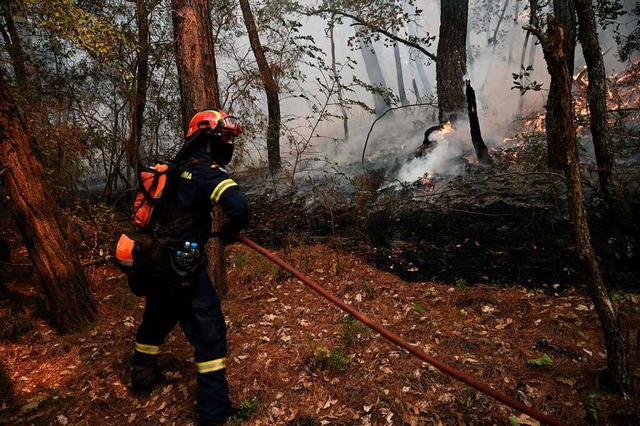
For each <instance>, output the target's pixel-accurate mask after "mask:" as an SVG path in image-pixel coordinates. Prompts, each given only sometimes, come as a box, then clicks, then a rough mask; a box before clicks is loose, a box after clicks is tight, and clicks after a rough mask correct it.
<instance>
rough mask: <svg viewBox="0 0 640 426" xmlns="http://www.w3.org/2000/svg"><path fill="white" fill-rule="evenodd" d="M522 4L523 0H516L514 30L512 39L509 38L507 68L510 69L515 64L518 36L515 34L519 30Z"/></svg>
mask: <svg viewBox="0 0 640 426" xmlns="http://www.w3.org/2000/svg"><path fill="white" fill-rule="evenodd" d="M520 2H521V0H516V2H515V4H514V6H513V28H512V30H511V37H509V60H508V62H507V66H508V67H509V68H510V67H511V64H513V45H514V41H515V39H516V34H515V33H516V29H517V28H518V15H519V14H520ZM527 35H528V33H527ZM525 37H526V36H525Z"/></svg>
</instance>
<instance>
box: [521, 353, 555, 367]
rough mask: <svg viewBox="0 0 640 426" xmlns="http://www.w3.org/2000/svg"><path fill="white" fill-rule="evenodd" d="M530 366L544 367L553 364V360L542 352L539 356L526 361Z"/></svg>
mask: <svg viewBox="0 0 640 426" xmlns="http://www.w3.org/2000/svg"><path fill="white" fill-rule="evenodd" d="M527 364H529V365H530V366H532V367H545V366H550V365H553V360H552V359H551V358H550V357H549V355H547V354H543V355H542V356H541V357H540V358H534V359H530V360H529V361H527Z"/></svg>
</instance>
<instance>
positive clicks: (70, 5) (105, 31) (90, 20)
mask: <svg viewBox="0 0 640 426" xmlns="http://www.w3.org/2000/svg"><path fill="white" fill-rule="evenodd" d="M25 6H26V7H27V10H28V13H30V14H32V15H34V16H36V17H37V18H38V19H39V22H38V25H39V26H40V27H41V28H42V29H44V30H45V31H49V32H51V33H53V34H55V35H57V36H58V37H60V38H61V39H63V40H67V41H69V42H71V43H72V44H74V45H76V46H78V47H79V48H81V49H84V50H85V51H86V52H88V53H89V54H90V55H92V56H94V57H103V58H104V59H105V60H108V59H109V58H113V57H116V56H117V55H118V54H119V53H120V52H118V51H117V50H116V49H115V47H116V46H118V45H122V44H124V43H126V38H125V35H124V33H123V31H122V30H120V29H119V28H118V27H117V26H115V25H114V24H112V23H111V22H112V20H113V16H110V15H108V14H106V13H104V14H100V13H99V12H102V11H99V10H94V11H90V10H88V9H86V8H82V7H80V6H79V5H78V4H77V2H75V1H73V0H49V1H44V2H43V1H37V0H26V2H25ZM73 53H74V52H73V50H71V51H69V52H68V54H69V55H70V56H72V55H73Z"/></svg>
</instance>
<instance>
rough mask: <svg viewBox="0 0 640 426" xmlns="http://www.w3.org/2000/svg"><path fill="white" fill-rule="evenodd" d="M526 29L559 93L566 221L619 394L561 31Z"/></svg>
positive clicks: (619, 367) (624, 372)
mask: <svg viewBox="0 0 640 426" xmlns="http://www.w3.org/2000/svg"><path fill="white" fill-rule="evenodd" d="M529 30H530V31H532V32H534V34H536V36H537V37H538V38H539V39H540V42H541V44H542V49H543V51H544V57H545V60H546V62H547V69H548V70H549V74H550V75H551V80H552V81H553V80H555V82H556V84H555V85H554V86H553V87H556V88H557V90H558V91H559V92H558V93H557V99H558V103H556V104H555V108H556V109H555V110H554V111H552V112H553V114H554V115H555V117H556V119H557V120H558V124H559V128H560V129H562V132H559V133H557V135H556V137H558V138H559V141H557V142H558V146H559V147H561V148H562V149H563V150H562V154H563V157H562V160H563V164H562V166H563V169H564V175H565V178H566V184H567V198H568V209H569V219H570V220H571V224H572V227H573V233H574V238H575V241H576V250H577V254H578V258H579V260H580V264H581V269H582V273H583V276H584V280H585V283H586V284H587V287H588V288H589V291H590V293H591V299H592V300H593V303H594V305H595V307H596V311H597V312H598V316H599V318H600V322H601V324H602V329H603V332H604V339H605V346H606V348H607V365H608V370H609V373H610V375H611V377H612V379H613V381H614V384H615V386H616V387H617V388H618V389H619V390H621V391H623V392H630V391H631V373H630V369H629V359H628V358H629V351H628V347H627V344H626V339H625V338H624V336H623V334H622V329H621V326H620V323H619V321H618V317H617V315H616V312H615V309H614V307H613V305H612V304H611V300H610V299H609V296H608V295H607V291H606V288H605V286H604V282H603V280H602V274H601V273H600V269H599V267H598V263H597V262H596V257H595V254H594V252H593V247H592V245H591V237H590V234H589V226H588V223H587V213H586V209H585V207H584V194H583V191H582V179H581V174H580V159H579V153H578V141H577V137H576V129H575V123H574V117H573V106H572V101H571V89H570V86H569V85H567V84H566V81H567V79H568V78H569V77H570V76H569V70H568V68H567V61H566V58H565V55H564V51H563V31H562V28H561V27H560V25H559V23H558V22H557V21H556V19H555V18H554V17H553V16H549V19H548V23H547V32H546V34H542V32H541V31H540V30H539V29H533V28H529Z"/></svg>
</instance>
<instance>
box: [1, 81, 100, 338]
mask: <svg viewBox="0 0 640 426" xmlns="http://www.w3.org/2000/svg"><path fill="white" fill-rule="evenodd" d="M0 99H2V102H0V139H1V141H2V147H1V149H0V162H2V164H3V165H4V167H6V171H5V173H4V174H3V176H4V177H5V182H6V187H7V190H8V194H9V198H10V199H11V203H9V204H11V205H12V206H13V213H14V216H15V218H16V222H17V224H18V227H19V229H20V232H21V233H22V237H23V239H24V241H25V244H26V246H27V250H28V252H29V256H30V257H31V260H32V261H33V263H34V266H35V269H36V272H37V273H38V275H39V276H40V279H41V281H42V286H43V290H44V296H45V298H46V300H47V305H48V308H49V312H50V314H51V319H52V321H53V325H54V326H55V327H56V328H57V329H58V330H59V331H60V332H71V331H76V330H79V329H80V328H82V327H84V326H86V325H87V324H90V323H91V322H93V321H94V319H95V314H96V307H95V304H94V302H93V299H92V297H91V293H90V290H89V284H88V283H87V280H86V277H85V275H84V272H83V271H82V267H81V266H80V262H79V261H78V257H77V255H76V253H75V252H74V249H73V247H72V246H71V244H70V243H69V240H68V239H67V238H66V237H65V236H64V234H63V232H62V230H61V228H60V223H59V221H58V216H57V214H56V208H55V201H54V199H53V197H52V195H51V191H50V188H48V186H47V185H46V183H45V181H44V176H43V171H42V165H41V164H40V162H39V161H38V160H37V158H36V156H35V154H34V152H33V149H32V142H31V138H30V136H29V134H28V133H27V130H26V126H25V124H24V121H23V120H22V118H21V117H20V115H19V113H18V109H17V107H16V104H15V101H14V98H13V95H12V93H11V91H10V89H9V85H8V83H7V81H6V79H5V76H4V73H3V71H2V69H0Z"/></svg>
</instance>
